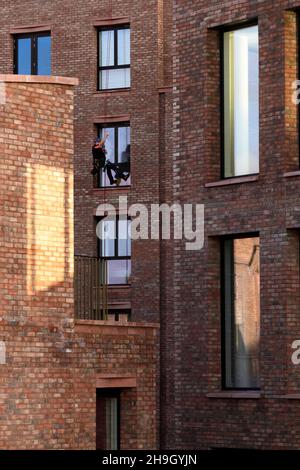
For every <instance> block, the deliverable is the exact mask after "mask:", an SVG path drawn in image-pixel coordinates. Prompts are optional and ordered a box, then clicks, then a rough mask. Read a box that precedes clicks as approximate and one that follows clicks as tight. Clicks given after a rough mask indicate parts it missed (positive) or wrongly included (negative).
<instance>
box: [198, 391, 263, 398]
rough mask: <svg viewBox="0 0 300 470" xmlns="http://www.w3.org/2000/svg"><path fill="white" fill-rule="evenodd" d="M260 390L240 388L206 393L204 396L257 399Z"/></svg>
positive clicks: (259, 395)
mask: <svg viewBox="0 0 300 470" xmlns="http://www.w3.org/2000/svg"><path fill="white" fill-rule="evenodd" d="M261 396H262V395H261V392H260V391H259V390H257V391H256V390H253V391H252V390H245V391H244V390H241V391H232V390H224V391H222V392H215V393H207V394H206V398H235V399H237V398H238V399H258V398H261Z"/></svg>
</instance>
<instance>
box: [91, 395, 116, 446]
mask: <svg viewBox="0 0 300 470" xmlns="http://www.w3.org/2000/svg"><path fill="white" fill-rule="evenodd" d="M119 402H120V396H119V392H118V391H114V390H107V391H102V390H100V389H99V390H97V401H96V449H97V450H119V449H120V442H119V441H120V438H119V434H120V404H119Z"/></svg>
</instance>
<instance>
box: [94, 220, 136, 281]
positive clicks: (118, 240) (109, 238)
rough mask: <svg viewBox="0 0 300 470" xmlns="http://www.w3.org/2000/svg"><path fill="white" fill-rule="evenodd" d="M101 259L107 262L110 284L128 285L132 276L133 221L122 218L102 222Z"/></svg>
mask: <svg viewBox="0 0 300 470" xmlns="http://www.w3.org/2000/svg"><path fill="white" fill-rule="evenodd" d="M100 224H101V240H100V253H99V254H100V257H101V258H105V259H106V260H107V278H108V284H128V282H129V278H130V275H131V237H130V230H131V221H130V220H128V219H127V218H125V217H124V218H123V217H121V216H119V217H117V219H108V218H107V219H105V220H103V221H100Z"/></svg>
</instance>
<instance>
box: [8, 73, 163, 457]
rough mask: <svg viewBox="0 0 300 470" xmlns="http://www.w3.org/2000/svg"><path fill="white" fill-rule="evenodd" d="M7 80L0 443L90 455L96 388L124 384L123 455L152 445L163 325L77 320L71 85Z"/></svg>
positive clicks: (19, 78) (66, 81)
mask: <svg viewBox="0 0 300 470" xmlns="http://www.w3.org/2000/svg"><path fill="white" fill-rule="evenodd" d="M0 80H1V83H2V85H1V87H2V88H1V104H0V119H1V122H2V123H3V125H2V127H1V129H0V147H1V155H2V159H1V163H0V166H1V176H0V180H1V181H0V187H1V208H0V216H1V233H2V243H1V248H0V257H1V274H2V275H1V282H0V284H1V288H0V292H1V294H0V295H1V299H0V305H1V321H0V340H1V341H3V342H4V344H5V347H6V360H5V361H3V362H4V363H3V364H2V365H1V366H0V382H1V397H0V406H1V420H0V446H1V448H2V449H16V448H17V449H94V448H95V443H96V427H95V416H96V389H97V388H102V387H105V386H107V383H108V385H109V384H112V385H113V386H114V387H117V388H118V387H120V383H121V385H122V384H123V386H122V393H121V404H122V411H121V448H124V449H136V448H139V449H143V448H147V449H150V448H155V447H156V446H157V435H156V419H157V414H156V378H157V355H158V333H157V325H151V324H145V323H143V324H136V323H130V324H116V323H115V322H109V321H106V322H81V324H80V322H79V323H75V318H74V292H73V271H74V267H73V264H74V243H73V227H74V223H73V116H74V104H73V102H74V100H73V94H74V92H73V89H74V86H73V85H74V84H75V83H76V80H72V79H64V78H56V77H51V78H43V77H42V78H40V77H30V78H26V77H22V76H11V75H10V76H0ZM128 378H131V380H133V382H134V383H133V384H132V383H131V385H130V383H129V384H128V382H126V380H128ZM124 379H125V384H124V382H123V381H124ZM101 380H102V381H103V380H104V381H105V383H106V385H103V383H102V382H101ZM125 430H126V432H125Z"/></svg>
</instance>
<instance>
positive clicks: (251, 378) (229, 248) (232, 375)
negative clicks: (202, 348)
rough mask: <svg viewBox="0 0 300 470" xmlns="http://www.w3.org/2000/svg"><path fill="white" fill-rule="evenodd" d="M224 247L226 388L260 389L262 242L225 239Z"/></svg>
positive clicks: (246, 239)
mask: <svg viewBox="0 0 300 470" xmlns="http://www.w3.org/2000/svg"><path fill="white" fill-rule="evenodd" d="M222 246H223V276H222V279H223V286H222V288H223V351H224V354H225V357H224V358H223V365H224V368H223V372H224V375H223V384H224V386H225V388H237V389H243V388H244V389H256V388H259V339H260V256H259V238H258V237H251V238H235V239H231V238H230V239H225V240H223V243H222Z"/></svg>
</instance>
